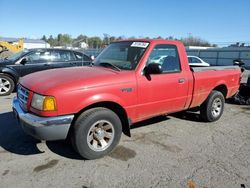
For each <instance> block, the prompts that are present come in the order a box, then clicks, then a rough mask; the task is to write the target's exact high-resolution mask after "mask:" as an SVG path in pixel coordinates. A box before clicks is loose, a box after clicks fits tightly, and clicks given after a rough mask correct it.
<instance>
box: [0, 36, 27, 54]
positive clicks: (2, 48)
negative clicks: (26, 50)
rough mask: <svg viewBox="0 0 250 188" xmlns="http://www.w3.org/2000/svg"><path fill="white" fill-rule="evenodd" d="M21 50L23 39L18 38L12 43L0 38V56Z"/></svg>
mask: <svg viewBox="0 0 250 188" xmlns="http://www.w3.org/2000/svg"><path fill="white" fill-rule="evenodd" d="M21 50H23V39H19V40H18V42H17V44H12V43H9V42H6V41H1V40H0V58H5V57H8V56H10V55H11V54H13V53H17V52H19V51H21Z"/></svg>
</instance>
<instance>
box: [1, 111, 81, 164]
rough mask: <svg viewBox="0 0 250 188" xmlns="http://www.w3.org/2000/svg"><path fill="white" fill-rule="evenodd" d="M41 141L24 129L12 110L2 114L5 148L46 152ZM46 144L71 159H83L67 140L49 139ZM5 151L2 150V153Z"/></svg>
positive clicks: (20, 152)
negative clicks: (52, 140)
mask: <svg viewBox="0 0 250 188" xmlns="http://www.w3.org/2000/svg"><path fill="white" fill-rule="evenodd" d="M40 142H41V141H39V140H36V139H34V138H33V137H31V136H29V135H27V134H26V133H25V132H24V131H23V130H22V128H21V126H20V125H18V123H17V121H16V119H15V117H14V115H13V114H12V112H6V113H2V114H0V146H1V147H2V148H3V149H4V150H6V151H7V152H10V153H14V154H18V155H36V154H41V153H44V152H43V151H40V150H39V148H38V147H37V144H38V143H40ZM46 145H47V146H48V148H49V149H50V150H51V151H52V152H54V153H56V154H58V155H61V156H64V157H67V158H71V159H82V158H81V157H80V156H79V155H78V154H77V153H76V152H75V151H74V150H73V149H72V147H71V145H70V144H69V143H68V142H66V141H55V142H51V141H50V142H49V141H48V142H46ZM3 152H4V151H1V153H3Z"/></svg>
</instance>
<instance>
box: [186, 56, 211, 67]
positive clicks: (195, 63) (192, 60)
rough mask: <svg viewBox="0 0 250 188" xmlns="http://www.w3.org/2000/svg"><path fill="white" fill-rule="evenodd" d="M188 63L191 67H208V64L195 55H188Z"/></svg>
mask: <svg viewBox="0 0 250 188" xmlns="http://www.w3.org/2000/svg"><path fill="white" fill-rule="evenodd" d="M188 63H189V65H190V66H191V67H209V66H210V65H209V64H208V63H207V62H205V61H204V60H202V59H201V58H199V57H197V56H188Z"/></svg>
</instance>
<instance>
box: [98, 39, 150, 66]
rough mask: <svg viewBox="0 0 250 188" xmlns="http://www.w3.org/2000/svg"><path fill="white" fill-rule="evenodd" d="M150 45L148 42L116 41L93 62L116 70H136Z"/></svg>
mask: <svg viewBox="0 0 250 188" xmlns="http://www.w3.org/2000/svg"><path fill="white" fill-rule="evenodd" d="M148 45H149V43H148V42H133V41H129V42H127V41H126V42H115V43H112V44H110V45H109V46H108V47H107V48H105V49H104V50H103V51H102V53H101V54H100V55H98V56H97V58H96V59H95V61H94V62H93V63H94V65H97V66H108V67H110V68H113V69H116V70H119V69H120V70H134V69H135V68H136V66H137V65H138V63H139V61H140V59H141V57H142V56H143V54H144V52H145V51H146V49H147V47H148Z"/></svg>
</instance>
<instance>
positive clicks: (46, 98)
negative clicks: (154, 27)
mask: <svg viewBox="0 0 250 188" xmlns="http://www.w3.org/2000/svg"><path fill="white" fill-rule="evenodd" d="M159 57H160V58H159ZM240 79H241V71H240V68H239V67H237V66H224V67H200V68H199V67H196V68H192V69H191V68H190V67H189V64H188V59H187V55H186V52H185V48H184V46H183V44H182V43H181V42H178V41H168V40H126V41H118V42H114V43H112V44H110V45H109V46H108V47H107V48H105V49H104V50H103V51H102V53H101V54H100V55H99V56H98V57H97V58H96V59H95V61H94V63H93V65H90V66H85V67H75V68H63V69H60V70H59V69H57V70H56V69H54V70H48V71H42V72H38V73H34V74H30V75H28V76H25V77H23V78H22V79H21V80H20V83H19V86H18V90H17V97H15V98H14V99H13V111H14V113H15V115H16V117H17V119H18V121H19V122H20V124H21V125H22V127H23V129H24V131H25V132H27V133H28V134H30V135H32V136H34V137H35V138H38V139H41V140H60V139H66V138H67V137H70V138H71V140H72V144H73V146H74V148H75V149H76V151H77V152H78V153H79V154H80V155H81V156H82V157H84V158H86V159H96V158H100V157H102V156H104V155H106V154H108V153H110V152H111V151H112V150H113V149H114V147H115V146H116V145H117V144H118V142H119V140H120V137H121V133H122V132H123V133H125V134H126V135H129V136H130V126H133V124H134V123H136V122H139V121H142V120H145V119H148V118H151V117H154V116H159V115H164V114H169V113H173V112H178V111H183V110H187V109H191V108H194V107H199V109H200V115H201V118H202V119H203V120H204V121H209V122H213V121H216V120H218V119H219V118H220V117H221V115H222V113H223V109H224V102H225V98H228V97H231V96H232V95H234V94H235V93H236V91H237V90H238V88H239V83H240Z"/></svg>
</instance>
